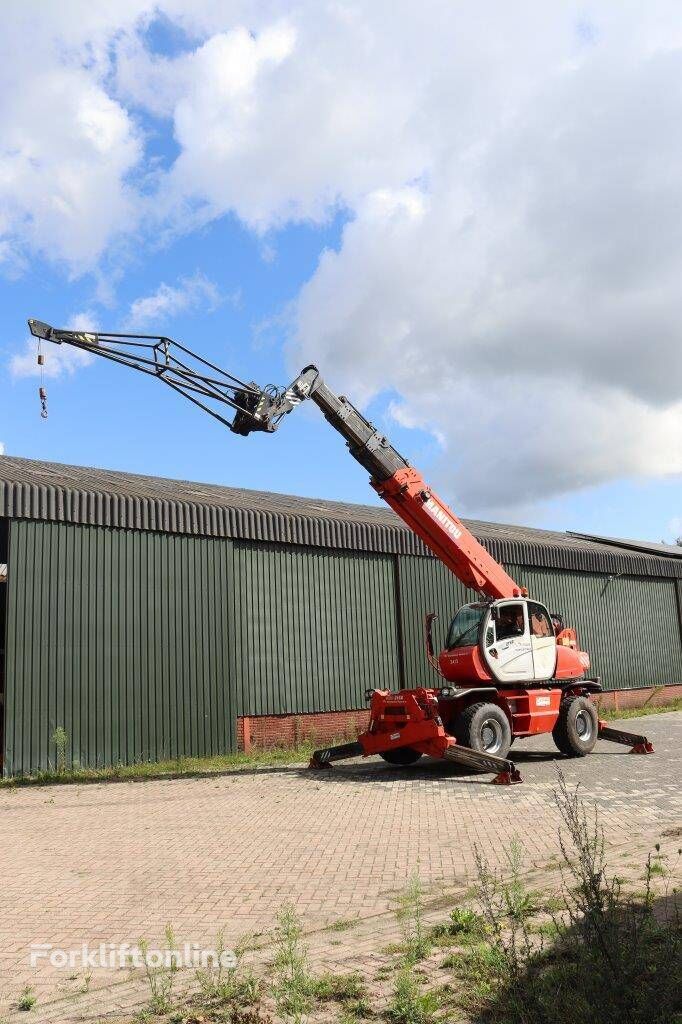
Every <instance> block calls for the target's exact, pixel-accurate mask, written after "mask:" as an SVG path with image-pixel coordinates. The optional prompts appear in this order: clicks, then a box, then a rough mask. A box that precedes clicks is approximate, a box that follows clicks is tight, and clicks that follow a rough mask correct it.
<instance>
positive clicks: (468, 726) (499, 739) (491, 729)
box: [453, 703, 512, 757]
mask: <svg viewBox="0 0 682 1024" xmlns="http://www.w3.org/2000/svg"><path fill="white" fill-rule="evenodd" d="M453 726H454V734H455V739H456V740H457V742H458V743H461V744H462V746H464V747H470V748H471V749H472V750H478V751H480V752H481V753H484V754H494V755H495V756H496V757H506V756H507V754H508V753H509V748H510V747H511V744H512V734H511V726H510V725H509V719H508V718H507V716H506V715H505V713H504V711H503V710H502V708H500V707H498V706H497V704H483V703H481V704H471V705H469V707H468V708H465V709H464V711H463V712H462V713H461V714H460V715H458V716H457V718H456V719H455V721H454V722H453Z"/></svg>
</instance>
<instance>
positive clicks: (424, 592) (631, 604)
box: [398, 557, 682, 690]
mask: <svg viewBox="0 0 682 1024" xmlns="http://www.w3.org/2000/svg"><path fill="white" fill-rule="evenodd" d="M398 564H399V579H400V593H401V604H402V611H403V637H404V642H405V667H406V678H407V685H415V683H416V685H419V684H420V683H423V682H425V681H427V680H431V682H432V683H433V681H434V680H435V679H436V678H437V676H436V674H435V672H434V671H433V670H432V669H431V668H430V667H429V665H428V664H427V662H426V658H425V656H424V639H423V637H424V633H423V623H424V615H425V614H426V612H429V611H435V612H438V614H439V616H440V619H439V622H438V623H437V624H436V625H435V626H434V644H435V646H436V649H437V650H440V648H441V647H442V644H443V642H444V640H445V635H446V631H447V626H448V624H449V622H450V620H451V618H452V616H453V614H454V612H455V611H456V609H457V608H459V606H460V605H461V604H464V603H465V602H466V601H474V600H476V599H477V595H476V594H474V593H473V592H472V591H469V590H466V589H465V588H464V587H463V586H462V585H461V583H459V581H458V580H456V579H455V578H454V577H453V576H452V575H451V574H450V573H448V572H447V570H446V569H445V567H444V566H442V565H441V564H440V563H439V562H437V561H435V559H423V558H410V557H400V558H399V559H398ZM506 569H507V571H508V572H509V573H510V574H511V576H512V577H513V578H514V579H515V580H517V581H518V582H519V583H520V584H521V585H522V586H526V587H528V591H529V593H530V594H531V595H532V596H535V597H537V598H539V599H540V600H541V601H543V602H544V603H545V604H546V605H547V606H548V607H549V609H550V611H557V612H561V613H562V614H563V615H564V619H565V621H566V623H567V625H571V626H574V627H575V628H576V629H577V630H578V638H579V640H580V644H581V647H583V648H584V649H585V650H587V651H589V652H590V656H591V659H592V668H591V674H594V675H599V676H601V678H602V685H603V686H604V688H605V689H608V690H616V689H625V688H627V687H633V686H657V685H664V684H667V683H678V684H679V683H681V682H682V636H681V631H680V619H679V614H678V607H677V601H676V592H675V591H676V582H675V581H674V580H666V579H652V578H647V579H641V578H640V579H638V578H635V577H631V576H617V577H615V578H614V579H612V581H611V582H609V579H608V576H603V575H598V574H594V573H584V572H552V571H550V570H547V569H539V568H528V567H526V566H519V565H510V564H508V565H506Z"/></svg>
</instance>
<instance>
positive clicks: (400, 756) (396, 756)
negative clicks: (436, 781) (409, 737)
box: [379, 747, 422, 765]
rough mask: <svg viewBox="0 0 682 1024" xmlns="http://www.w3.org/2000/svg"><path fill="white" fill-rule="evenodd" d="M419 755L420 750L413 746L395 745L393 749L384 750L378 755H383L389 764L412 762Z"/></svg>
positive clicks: (416, 759) (417, 758)
mask: <svg viewBox="0 0 682 1024" xmlns="http://www.w3.org/2000/svg"><path fill="white" fill-rule="evenodd" d="M421 756H422V755H421V752H420V751H419V750H415V749H414V747H396V748H395V750H385V751H384V752H383V754H379V757H383V759H384V761H388V763H389V764H399V765H406V764H414V763H415V761H418V760H419V758H420V757H421Z"/></svg>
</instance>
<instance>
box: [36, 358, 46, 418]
mask: <svg viewBox="0 0 682 1024" xmlns="http://www.w3.org/2000/svg"><path fill="white" fill-rule="evenodd" d="M44 365H45V356H44V355H43V353H42V348H41V344H40V338H39V339H38V366H39V367H40V387H39V388H38V398H39V399H40V415H41V417H42V419H44V420H46V419H47V391H46V390H45V388H44V387H43V384H44V381H45V371H44V370H43V366H44Z"/></svg>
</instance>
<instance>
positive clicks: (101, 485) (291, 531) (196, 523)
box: [0, 456, 682, 578]
mask: <svg viewBox="0 0 682 1024" xmlns="http://www.w3.org/2000/svg"><path fill="white" fill-rule="evenodd" d="M0 516H5V517H7V518H17V519H39V520H46V521H50V522H67V523H81V524H90V525H96V526H109V527H118V528H122V529H136V530H155V531H161V532H164V533H181V534H193V535H199V536H212V537H232V538H241V539H248V540H264V541H272V542H279V543H287V544H304V545H312V546H316V547H328V548H343V549H350V550H358V551H376V552H388V553H404V554H417V555H429V554H430V552H429V551H428V550H427V549H426V548H425V547H424V545H423V544H422V543H421V541H420V540H419V539H418V538H417V537H416V536H415V535H414V534H413V533H412V532H411V531H410V530H408V529H407V527H406V526H404V524H403V523H402V522H401V520H399V519H398V517H397V516H396V515H395V514H394V513H393V512H392V511H391V509H390V508H388V507H387V506H375V505H351V504H348V503H346V502H337V501H326V500H323V499H318V498H301V497H297V496H295V495H289V494H274V493H271V492H268V491H251V490H243V489H241V488H236V487H221V486H217V485H215V484H204V483H192V482H190V481H187V480H169V479H165V478H160V477H149V476H140V475H138V474H134V473H120V472H117V471H114V470H107V469H91V468H85V467H82V466H65V465H61V464H60V463H53V462H38V461H34V460H32V459H19V458H14V457H10V456H0ZM465 521H466V523H467V526H468V527H469V529H470V530H471V531H472V532H473V533H474V535H475V536H476V537H477V538H478V539H479V540H480V541H481V543H482V544H484V545H485V547H486V548H487V549H488V550H489V551H490V552H491V554H492V555H493V556H494V557H495V558H497V559H498V560H499V561H502V562H505V563H507V564H516V565H537V566H548V567H554V568H562V569H580V570H586V571H594V572H608V573H632V574H635V575H647V576H675V577H680V578H682V559H677V558H671V557H667V555H668V552H659V551H651V550H646V551H645V550H634V549H633V548H632V546H631V545H632V542H625V543H626V545H628V544H629V545H630V546H629V547H628V546H626V547H618V546H617V543H618V542H615V541H613V540H609V541H608V542H607V541H606V540H597V539H592V538H589V537H584V536H580V535H575V534H570V533H556V532H552V531H549V530H536V529H532V528H530V527H525V526H507V525H502V524H499V523H485V522H479V521H476V520H465ZM654 547H656V546H655V545H654ZM664 547H665V546H664Z"/></svg>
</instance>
